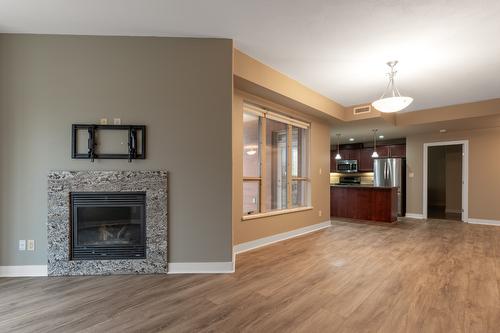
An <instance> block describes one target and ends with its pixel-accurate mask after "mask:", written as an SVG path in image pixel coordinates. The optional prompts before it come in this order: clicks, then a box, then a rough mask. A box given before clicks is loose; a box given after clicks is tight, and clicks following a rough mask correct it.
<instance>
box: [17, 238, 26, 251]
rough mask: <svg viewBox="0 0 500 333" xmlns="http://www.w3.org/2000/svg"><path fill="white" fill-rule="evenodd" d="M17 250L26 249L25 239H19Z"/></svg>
mask: <svg viewBox="0 0 500 333" xmlns="http://www.w3.org/2000/svg"><path fill="white" fill-rule="evenodd" d="M19 251H26V240H24V239H20V240H19Z"/></svg>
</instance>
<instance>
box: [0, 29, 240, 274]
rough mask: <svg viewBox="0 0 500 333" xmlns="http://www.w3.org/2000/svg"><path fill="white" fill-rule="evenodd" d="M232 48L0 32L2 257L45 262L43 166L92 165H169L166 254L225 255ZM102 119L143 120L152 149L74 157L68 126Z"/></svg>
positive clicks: (0, 261)
mask: <svg viewBox="0 0 500 333" xmlns="http://www.w3.org/2000/svg"><path fill="white" fill-rule="evenodd" d="M232 47H233V46H232V41H231V40H227V39H196V38H156V37H95V36H53V35H20V34H0V190H1V191H0V266H8V265H39V264H46V262H47V251H46V249H47V233H46V222H47V175H48V172H49V171H50V170H89V169H91V170H158V169H162V170H168V172H169V203H168V204H169V208H168V210H169V235H168V242H169V262H227V261H231V259H232V230H231V199H232V193H231V171H232V169H231V107H232ZM100 118H108V122H109V121H111V122H112V119H113V118H121V120H122V124H144V125H146V126H147V131H148V132H147V141H148V144H147V159H146V160H136V161H134V162H132V163H128V161H126V160H96V161H95V163H91V162H90V161H88V160H73V159H71V155H70V140H71V124H72V123H97V122H98V121H99V119H100ZM19 239H34V240H35V241H36V251H35V252H29V251H23V252H20V251H18V249H17V248H18V240H19Z"/></svg>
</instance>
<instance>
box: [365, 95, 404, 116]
mask: <svg viewBox="0 0 500 333" xmlns="http://www.w3.org/2000/svg"><path fill="white" fill-rule="evenodd" d="M411 102H413V98H411V97H405V96H395V97H387V98H381V99H379V100H376V101H375V102H373V103H372V105H373V107H374V108H375V109H377V110H379V111H380V112H386V113H390V112H398V111H401V110H403V109H406V108H407V107H408V105H410V104H411Z"/></svg>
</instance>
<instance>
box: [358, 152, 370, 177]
mask: <svg viewBox="0 0 500 333" xmlns="http://www.w3.org/2000/svg"><path fill="white" fill-rule="evenodd" d="M372 154H373V148H363V149H360V154H359V162H358V170H359V171H367V172H370V171H373V157H372Z"/></svg>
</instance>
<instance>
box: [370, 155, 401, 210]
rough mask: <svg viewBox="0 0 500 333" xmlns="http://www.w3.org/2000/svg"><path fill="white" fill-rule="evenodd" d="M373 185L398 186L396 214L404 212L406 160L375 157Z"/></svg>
mask: <svg viewBox="0 0 500 333" xmlns="http://www.w3.org/2000/svg"><path fill="white" fill-rule="evenodd" d="M373 185H374V186H390V187H397V188H398V215H399V216H404V214H405V213H406V186H405V185H406V161H405V159H403V158H375V159H374V160H373Z"/></svg>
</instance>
